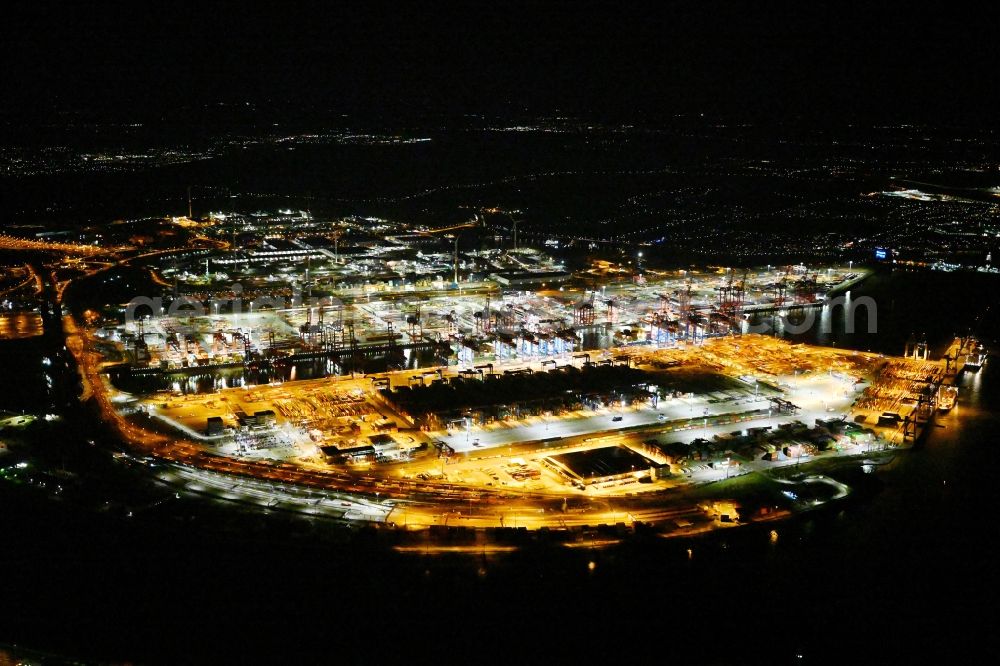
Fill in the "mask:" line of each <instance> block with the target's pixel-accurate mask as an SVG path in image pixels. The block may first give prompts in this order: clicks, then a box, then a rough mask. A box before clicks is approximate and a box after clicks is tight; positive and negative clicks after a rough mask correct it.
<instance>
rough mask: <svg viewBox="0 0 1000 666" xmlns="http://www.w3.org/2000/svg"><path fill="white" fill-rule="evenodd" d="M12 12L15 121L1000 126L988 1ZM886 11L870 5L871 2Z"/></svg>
mask: <svg viewBox="0 0 1000 666" xmlns="http://www.w3.org/2000/svg"><path fill="white" fill-rule="evenodd" d="M25 4H30V6H31V8H22V9H20V10H7V16H6V19H5V21H4V22H3V23H5V27H4V28H3V30H4V31H5V32H7V33H8V35H7V38H6V39H4V40H3V42H4V43H3V46H2V47H0V48H2V49H3V59H4V63H3V69H4V73H5V79H6V84H5V86H4V91H3V95H4V96H5V98H6V100H5V103H4V104H3V108H4V109H5V110H6V112H7V113H14V114H17V113H24V114H29V115H36V114H40V113H42V114H44V113H46V112H50V111H52V110H55V109H73V110H77V111H79V110H83V109H86V110H93V111H96V112H99V113H104V114H111V115H115V114H119V115H128V114H130V113H140V112H141V113H149V112H153V113H160V112H164V110H170V109H176V108H178V107H183V106H185V105H198V104H204V103H210V102H220V101H222V102H245V101H250V102H253V103H261V104H264V103H280V104H284V103H294V104H301V105H303V106H315V107H322V108H338V109H344V110H349V111H371V112H379V113H390V114H392V113H400V114H405V113H407V112H411V111H417V110H419V111H424V110H429V111H433V112H444V113H456V114H462V113H493V112H501V113H502V112H504V111H506V110H519V111H525V110H526V111H528V112H531V113H535V112H537V113H550V112H553V111H560V112H568V113H595V114H603V115H607V116H620V117H622V118H626V119H637V118H643V117H647V116H648V117H652V118H654V119H655V118H662V117H668V116H669V115H671V114H681V113H682V114H692V113H706V114H716V115H722V116H729V117H732V116H735V117H740V118H745V119H747V120H750V121H763V120H767V119H777V120H779V121H782V120H792V119H796V118H805V119H816V120H821V121H822V120H831V121H834V122H839V121H841V120H843V119H845V118H847V119H848V120H853V119H870V120H876V121H892V122H911V121H912V122H939V123H959V124H960V123H966V122H976V123H982V122H984V121H995V116H996V114H995V113H994V112H993V110H992V109H991V108H990V105H989V104H988V103H987V100H988V99H989V98H990V97H991V96H992V95H991V92H992V88H993V87H994V85H995V73H996V71H997V64H998V61H1000V58H998V55H1000V47H998V45H997V44H998V42H997V40H996V39H995V34H994V29H995V27H996V26H997V25H998V23H997V21H996V18H997V16H996V10H995V9H993V10H990V13H987V14H983V13H981V12H973V11H969V12H963V11H961V10H958V9H955V7H956V5H955V4H954V3H948V12H947V14H944V13H942V12H941V11H940V10H936V11H933V12H927V11H920V10H919V9H918V8H917V7H916V6H915V5H914V4H912V3H904V2H890V3H870V2H858V3H852V2H844V3H817V2H768V3H749V2H747V3H739V2H703V1H695V2H678V3H662V4H657V5H652V4H649V5H647V4H637V5H633V6H631V7H628V8H625V9H623V8H622V7H620V6H619V5H620V4H621V3H617V2H616V3H611V2H609V3H547V4H544V5H543V6H539V5H540V4H541V3H522V4H508V3H489V4H485V3H463V4H441V3H429V2H428V3H406V4H405V6H401V7H395V6H392V5H389V4H369V3H354V5H352V6H350V7H341V6H340V5H341V3H317V4H314V5H310V6H308V7H307V8H303V7H302V6H301V5H297V6H296V8H295V9H294V10H293V9H289V8H287V7H286V6H285V3H271V6H270V7H269V8H268V9H267V10H265V11H264V12H263V13H262V12H260V11H258V10H256V9H249V8H248V6H247V5H245V4H243V3H232V4H210V5H209V6H207V7H206V6H205V5H204V4H203V3H198V5H197V6H196V8H194V9H187V8H181V7H178V6H175V5H174V4H173V3H162V4H161V3H155V4H147V3H129V4H123V5H122V6H121V7H117V8H107V7H101V6H99V4H98V3H78V6H76V7H73V8H69V9H66V8H60V9H59V10H58V11H57V10H56V9H55V6H53V7H52V8H51V9H46V8H44V7H41V8H40V7H39V6H38V5H37V4H36V3H25ZM873 5H878V7H873Z"/></svg>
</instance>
